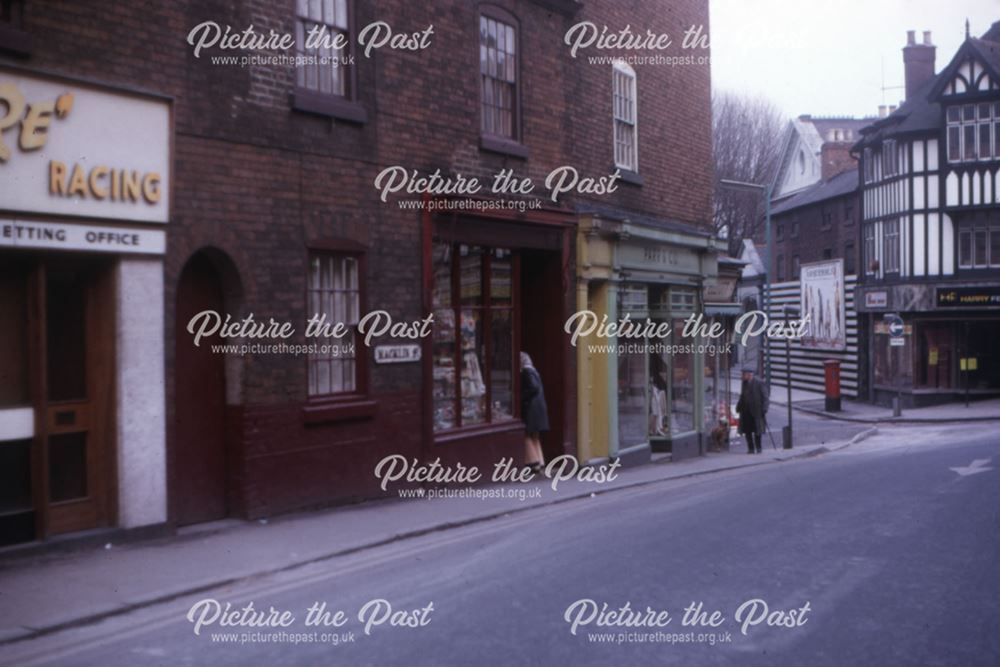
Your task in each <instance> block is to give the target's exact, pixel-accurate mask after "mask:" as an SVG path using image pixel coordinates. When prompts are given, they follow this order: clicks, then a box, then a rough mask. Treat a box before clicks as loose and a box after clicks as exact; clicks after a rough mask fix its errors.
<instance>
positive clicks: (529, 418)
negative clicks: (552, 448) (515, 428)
mask: <svg viewBox="0 0 1000 667" xmlns="http://www.w3.org/2000/svg"><path fill="white" fill-rule="evenodd" d="M521 419H523V420H524V448H525V455H524V460H525V462H526V463H527V464H528V467H530V468H531V469H532V470H534V471H535V472H538V471H539V470H540V469H541V468H542V466H544V465H545V456H544V455H543V454H542V440H541V433H542V431H548V430H549V411H548V408H546V407H545V389H544V388H543V387H542V376H541V375H539V374H538V371H537V370H536V369H535V365H534V364H533V363H531V357H529V356H528V354H527V353H526V352H522V353H521Z"/></svg>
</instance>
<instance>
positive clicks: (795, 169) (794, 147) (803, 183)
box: [773, 119, 823, 199]
mask: <svg viewBox="0 0 1000 667" xmlns="http://www.w3.org/2000/svg"><path fill="white" fill-rule="evenodd" d="M789 132H790V134H789V140H788V141H787V142H786V143H785V152H784V154H783V155H782V156H781V168H780V171H779V172H778V178H777V181H776V186H775V189H774V194H773V196H774V198H775V199H777V198H781V197H785V196H787V195H790V194H792V193H793V192H798V191H799V190H802V189H803V188H807V187H809V186H810V185H812V184H814V183H818V182H819V180H820V177H821V175H822V165H821V164H820V149H821V148H822V146H823V138H822V137H820V136H819V132H817V131H816V126H815V125H813V124H812V123H810V122H808V121H803V120H800V119H795V120H793V121H792V122H791V123H790V129H789Z"/></svg>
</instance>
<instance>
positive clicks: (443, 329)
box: [423, 204, 575, 469]
mask: <svg viewBox="0 0 1000 667" xmlns="http://www.w3.org/2000/svg"><path fill="white" fill-rule="evenodd" d="M434 208H435V209H437V210H447V209H448V208H449V207H448V206H447V205H446V204H440V205H437V206H435V207H434ZM496 208H497V207H493V210H495V209H496ZM484 210H491V209H489V208H488V207H484ZM573 221H574V219H573V217H572V216H571V215H569V214H568V213H566V212H564V211H561V210H555V209H554V210H549V211H546V210H541V211H535V212H533V213H528V214H519V215H509V216H508V215H505V214H503V213H500V214H495V215H494V214H484V215H469V214H468V213H465V212H463V213H450V212H449V213H439V214H437V215H431V214H426V215H425V216H424V220H423V226H424V248H423V253H424V276H425V277H426V283H425V285H424V299H425V303H426V305H427V311H428V312H430V313H432V314H433V316H434V325H433V333H432V336H430V337H429V338H427V339H425V340H424V350H423V361H424V392H423V393H424V397H425V401H424V403H425V405H424V410H425V414H426V416H427V418H426V419H425V437H424V442H425V450H424V452H425V456H426V458H428V459H429V460H433V459H435V458H438V457H441V459H442V461H448V462H452V463H461V464H463V465H476V466H479V467H480V468H482V469H488V468H489V466H492V464H493V463H495V462H497V461H498V460H500V459H501V458H504V457H512V458H514V459H515V460H517V461H519V462H520V461H522V460H523V456H524V436H525V433H524V424H523V423H522V421H521V406H520V391H521V386H520V370H521V366H520V361H519V358H520V353H521V352H526V353H528V355H529V356H530V357H531V359H532V361H533V363H534V365H535V367H536V368H537V369H538V371H539V374H540V375H541V378H542V383H543V386H544V392H545V398H546V403H547V406H548V416H549V423H550V430H549V431H548V432H547V433H543V434H542V447H543V450H544V453H545V458H546V459H547V460H551V459H552V458H554V457H556V456H560V455H562V454H565V453H567V451H569V450H570V448H571V447H572V445H571V444H570V443H572V442H573V441H574V436H575V433H574V430H575V429H574V423H575V415H574V414H573V410H572V407H573V406H572V405H571V398H570V397H571V396H572V395H573V393H572V377H573V370H572V365H573V359H572V355H571V352H570V347H569V344H568V342H567V340H566V337H565V335H564V334H563V329H562V327H563V323H564V322H565V320H566V318H567V317H568V315H569V309H570V305H571V304H570V303H569V299H570V298H571V297H570V296H568V294H567V293H568V290H567V285H568V284H569V271H571V268H570V266H571V255H570V247H571V244H572V241H573V237H572V229H573V226H574V222H573Z"/></svg>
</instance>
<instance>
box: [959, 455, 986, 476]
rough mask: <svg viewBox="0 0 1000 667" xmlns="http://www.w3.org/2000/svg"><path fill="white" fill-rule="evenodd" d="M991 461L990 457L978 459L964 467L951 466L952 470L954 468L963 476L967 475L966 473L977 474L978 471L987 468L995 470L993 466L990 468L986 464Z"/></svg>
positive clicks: (983, 470) (984, 470)
mask: <svg viewBox="0 0 1000 667" xmlns="http://www.w3.org/2000/svg"><path fill="white" fill-rule="evenodd" d="M989 462H990V459H976V460H975V461H973V462H972V463H970V464H969V465H967V466H965V467H964V468H951V470H954V471H955V472H957V473H958V474H959V475H961V476H962V477H965V476H966V475H975V474H976V473H979V472H986V471H987V470H993V468H989V467H987V466H986V464H987V463H989Z"/></svg>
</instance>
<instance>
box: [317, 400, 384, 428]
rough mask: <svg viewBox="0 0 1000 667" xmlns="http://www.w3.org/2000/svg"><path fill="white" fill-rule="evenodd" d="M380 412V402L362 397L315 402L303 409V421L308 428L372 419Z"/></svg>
mask: <svg viewBox="0 0 1000 667" xmlns="http://www.w3.org/2000/svg"><path fill="white" fill-rule="evenodd" d="M376 412H378V401H375V400H372V399H369V398H365V397H362V396H352V397H349V398H343V399H332V400H326V401H314V402H309V403H306V405H305V406H304V407H303V408H302V421H303V423H305V424H306V425H307V426H309V425H314V424H327V423H330V422H340V421H355V420H364V419H372V418H373V417H374V416H375V413H376Z"/></svg>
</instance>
